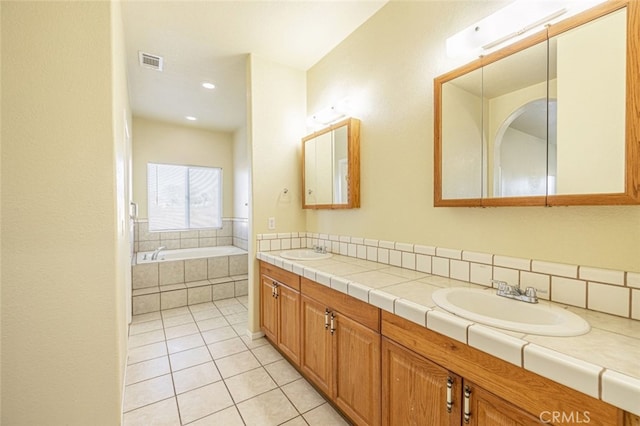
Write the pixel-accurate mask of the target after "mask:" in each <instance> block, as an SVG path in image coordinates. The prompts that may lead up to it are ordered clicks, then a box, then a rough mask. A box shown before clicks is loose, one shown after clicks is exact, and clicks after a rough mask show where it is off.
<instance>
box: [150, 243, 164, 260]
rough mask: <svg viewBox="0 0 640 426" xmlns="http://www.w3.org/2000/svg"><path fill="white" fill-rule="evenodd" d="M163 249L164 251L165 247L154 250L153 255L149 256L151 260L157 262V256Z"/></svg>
mask: <svg viewBox="0 0 640 426" xmlns="http://www.w3.org/2000/svg"><path fill="white" fill-rule="evenodd" d="M164 249H166V247H165V246H161V247H158V248H157V249H155V250H154V251H153V254H151V260H157V259H158V255H159V254H160V252H161V251H162V250H164Z"/></svg>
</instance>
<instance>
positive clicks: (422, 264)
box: [416, 254, 431, 274]
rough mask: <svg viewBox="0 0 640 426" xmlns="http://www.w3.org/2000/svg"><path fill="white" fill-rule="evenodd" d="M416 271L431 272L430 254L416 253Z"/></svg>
mask: <svg viewBox="0 0 640 426" xmlns="http://www.w3.org/2000/svg"><path fill="white" fill-rule="evenodd" d="M416 271H420V272H425V273H427V274H430V273H431V256H427V255H424V254H416Z"/></svg>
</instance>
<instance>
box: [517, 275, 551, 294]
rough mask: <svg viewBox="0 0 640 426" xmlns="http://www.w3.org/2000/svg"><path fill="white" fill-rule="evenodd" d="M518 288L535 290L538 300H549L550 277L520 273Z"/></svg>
mask: <svg viewBox="0 0 640 426" xmlns="http://www.w3.org/2000/svg"><path fill="white" fill-rule="evenodd" d="M520 286H521V287H522V288H527V287H533V288H535V289H536V290H537V293H538V298H539V299H545V300H549V297H551V291H550V290H551V277H550V276H549V275H546V274H538V273H536V272H527V271H522V272H521V273H520Z"/></svg>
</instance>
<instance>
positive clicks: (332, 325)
mask: <svg viewBox="0 0 640 426" xmlns="http://www.w3.org/2000/svg"><path fill="white" fill-rule="evenodd" d="M335 317H336V316H335V315H333V312H331V330H330V331H331V334H332V335H333V333H334V332H335V331H336V327H335V323H334V320H335Z"/></svg>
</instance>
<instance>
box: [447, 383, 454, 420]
mask: <svg viewBox="0 0 640 426" xmlns="http://www.w3.org/2000/svg"><path fill="white" fill-rule="evenodd" d="M452 393H453V378H452V377H451V376H449V377H447V413H451V409H452V408H453V400H452Z"/></svg>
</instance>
